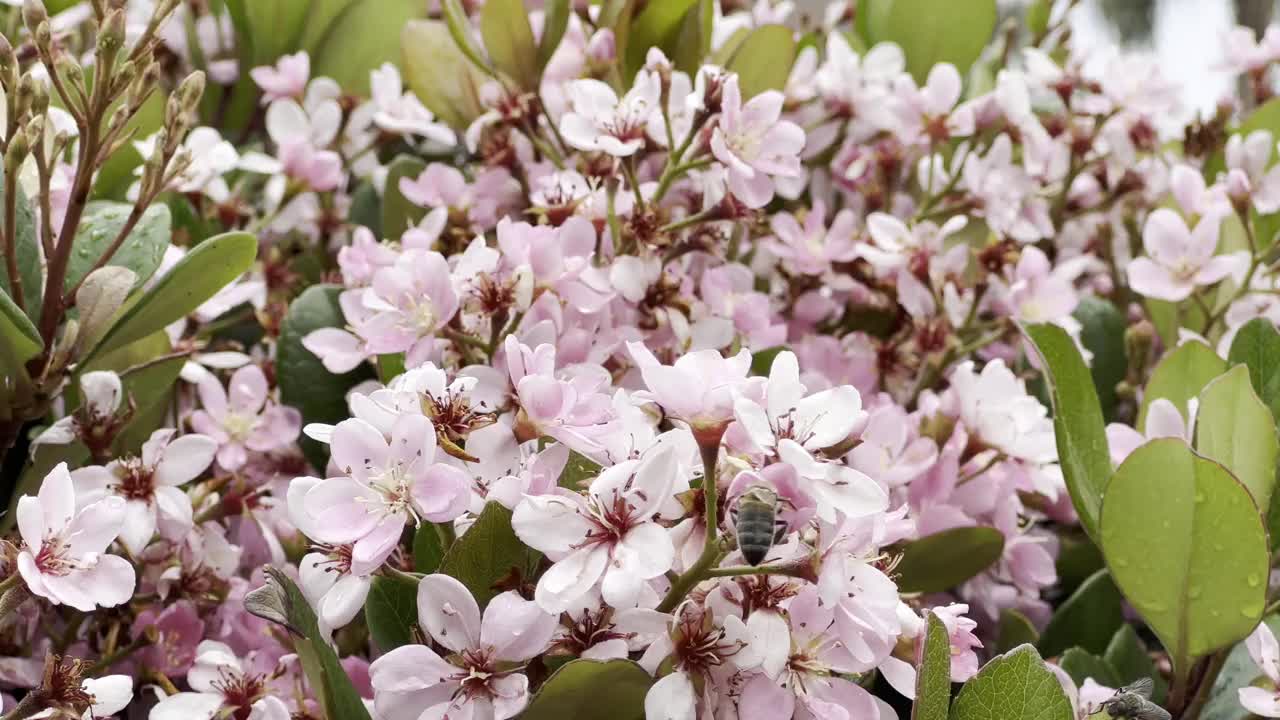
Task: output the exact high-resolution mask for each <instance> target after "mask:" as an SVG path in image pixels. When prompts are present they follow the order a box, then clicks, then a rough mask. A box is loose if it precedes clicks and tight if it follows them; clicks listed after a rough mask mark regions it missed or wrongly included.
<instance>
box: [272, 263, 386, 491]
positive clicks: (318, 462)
mask: <svg viewBox="0 0 1280 720" xmlns="http://www.w3.org/2000/svg"><path fill="white" fill-rule="evenodd" d="M341 293H342V288H341V287H338V286H336V285H312V286H311V287H309V288H307V289H306V290H304V291H303V292H302V294H301V295H299V296H298V297H297V298H296V299H294V301H293V302H292V303H290V305H289V312H288V314H286V315H285V318H284V322H283V323H282V324H281V326H280V340H279V342H278V343H277V345H276V378H277V381H278V382H279V384H280V399H281V400H282V401H283V402H284V403H285V404H286V405H292V406H293V407H295V408H297V409H298V412H300V413H302V421H303V422H304V423H313V422H318V423H337V422H341V421H343V420H345V419H347V418H348V417H350V413H349V412H348V410H347V391H348V390H350V389H351V388H352V387H353V386H354V385H355V384H356V383H359V382H361V381H363V380H366V379H368V378H371V377H373V369H372V368H370V367H369V366H368V365H367V364H362V365H360V366H359V367H357V368H356V369H354V370H352V371H351V372H348V373H345V374H342V375H334V374H333V373H331V372H329V371H328V370H326V369H325V367H324V364H323V363H321V362H320V358H318V357H316V356H315V355H313V354H311V351H310V350H308V349H306V348H305V347H303V345H302V339H303V338H305V337H306V336H307V335H308V334H310V333H311V332H312V331H314V330H319V329H320V328H327V327H339V328H340V327H342V326H343V325H344V324H345V321H344V320H343V317H342V308H341V307H339V305H338V296H339V295H340V294H341ZM300 443H301V445H302V452H303V453H304V454H305V455H306V456H307V460H309V461H311V464H312V466H314V467H318V468H322V467H324V466H325V464H326V463H327V462H328V458H329V447H328V446H327V445H325V444H323V443H318V442H316V441H315V440H312V439H311V438H308V437H304V438H302V439H301V441H300Z"/></svg>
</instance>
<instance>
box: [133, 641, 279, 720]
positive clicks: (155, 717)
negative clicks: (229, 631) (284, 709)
mask: <svg viewBox="0 0 1280 720" xmlns="http://www.w3.org/2000/svg"><path fill="white" fill-rule="evenodd" d="M187 684H188V685H190V686H191V691H190V692H180V693H176V694H174V695H170V696H169V697H167V698H164V699H163V700H161V701H160V702H159V704H157V705H156V706H155V707H154V708H152V710H151V715H150V720H213V718H214V717H216V716H218V715H219V713H221V712H223V711H224V710H225V711H230V712H228V713H227V715H229V716H232V717H253V718H254V720H259V719H261V720H267V719H268V718H271V719H272V720H274V718H272V716H271V715H262V714H252V713H254V711H255V710H256V709H257V703H258V702H259V701H261V700H262V699H263V698H264V697H265V696H266V694H267V691H268V688H267V683H266V677H265V676H263V675H259V674H256V673H254V672H252V671H251V670H250V669H249V668H246V667H245V663H244V662H242V661H241V660H240V658H239V657H237V656H236V654H235V652H233V651H232V650H231V648H230V647H228V646H227V645H226V644H224V643H220V642H218V641H216V640H205V641H203V642H201V643H200V645H199V646H198V647H197V648H196V660H195V664H194V665H192V666H191V669H190V670H189V671H187Z"/></svg>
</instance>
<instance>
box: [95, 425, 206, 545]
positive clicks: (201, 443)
mask: <svg viewBox="0 0 1280 720" xmlns="http://www.w3.org/2000/svg"><path fill="white" fill-rule="evenodd" d="M173 435H174V431H173V430H171V429H161V430H157V431H155V432H154V433H152V434H151V438H150V439H148V440H147V441H146V442H145V443H143V444H142V457H140V458H135V457H126V458H121V459H118V460H113V461H112V462H111V463H110V464H108V465H107V466H106V467H103V466H101V465H90V466H88V467H82V468H80V469H78V470H75V471H73V472H72V473H71V481H72V483H73V484H74V485H75V489H76V504H77V505H78V506H80V507H85V506H86V505H91V504H93V503H95V502H98V501H99V500H101V499H103V498H106V497H119V498H123V499H124V501H125V505H124V518H125V522H124V527H123V528H122V529H121V531H120V544H122V545H124V546H125V548H126V549H127V550H128V551H129V552H130V553H132V554H134V555H137V554H138V553H140V552H142V550H143V549H144V548H145V547H146V546H147V543H149V542H151V536H152V535H153V534H154V533H155V531H156V528H157V527H158V528H159V529H160V532H161V534H163V535H164V536H165V537H166V538H168V539H170V540H178V539H181V538H182V536H183V535H185V534H186V533H187V531H188V530H190V529H191V498H189V497H187V494H186V493H184V492H183V491H182V490H181V489H179V486H181V485H185V484H186V483H188V482H191V481H192V480H194V479H196V478H197V477H199V475H200V473H202V472H204V471H205V469H206V468H208V467H209V463H211V462H213V456H214V453H215V452H216V451H217V449H218V443H217V442H216V441H215V440H213V438H209V437H206V436H204V435H195V434H192V435H183V436H181V437H179V438H177V439H174V437H173Z"/></svg>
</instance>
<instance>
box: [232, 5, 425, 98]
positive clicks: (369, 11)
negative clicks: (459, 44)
mask: <svg viewBox="0 0 1280 720" xmlns="http://www.w3.org/2000/svg"><path fill="white" fill-rule="evenodd" d="M254 4H255V5H259V4H263V3H261V2H255V3H254ZM266 4H270V3H266ZM425 15H426V5H424V4H423V3H421V2H419V0H365V1H364V2H359V3H355V4H353V5H351V6H350V7H348V8H347V9H346V10H344V11H343V12H342V15H340V16H339V17H338V19H337V20H335V21H334V23H333V26H332V27H333V30H331V31H330V32H329V33H327V35H326V36H325V38H324V40H323V41H322V42H321V43H320V46H319V47H318V48H316V51H315V55H314V61H313V63H312V75H313V76H314V77H319V76H324V77H331V78H333V79H334V80H337V81H338V84H339V85H341V86H342V89H343V90H346V91H347V92H351V93H356V94H359V95H367V94H368V93H369V82H370V74H369V73H370V71H372V70H376V69H377V68H379V67H381V66H382V64H383V63H395V62H396V61H397V60H399V59H400V48H399V46H397V45H396V43H395V41H394V40H393V38H395V37H396V36H397V33H399V32H400V30H401V28H403V27H404V26H405V24H406V23H408V22H409V21H410V20H415V19H417V18H421V17H424V16H425Z"/></svg>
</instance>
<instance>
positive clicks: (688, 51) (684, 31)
mask: <svg viewBox="0 0 1280 720" xmlns="http://www.w3.org/2000/svg"><path fill="white" fill-rule="evenodd" d="M715 5H716V4H715V0H698V1H697V3H695V4H694V5H693V7H691V8H689V11H688V12H686V13H685V14H684V20H681V21H680V27H679V29H678V30H677V32H676V36H675V41H674V43H673V47H672V48H671V64H672V65H674V66H675V68H676V69H677V70H681V71H683V72H686V73H689V74H690V75H691V76H692V75H693V74H694V73H696V72H698V68H699V67H701V66H702V61H703V59H704V58H706V57H707V55H708V54H709V53H710V52H711V32H712V27H713V25H714V24H715V16H716V13H715V10H716V8H715ZM744 37H745V35H744Z"/></svg>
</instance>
